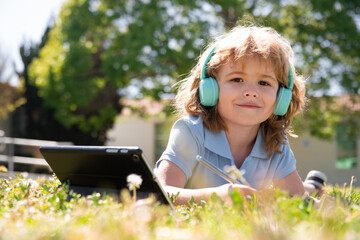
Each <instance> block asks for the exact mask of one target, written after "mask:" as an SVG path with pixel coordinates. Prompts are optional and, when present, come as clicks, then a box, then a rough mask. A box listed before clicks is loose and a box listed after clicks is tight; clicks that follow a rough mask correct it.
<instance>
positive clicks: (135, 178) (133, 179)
mask: <svg viewBox="0 0 360 240" xmlns="http://www.w3.org/2000/svg"><path fill="white" fill-rule="evenodd" d="M126 181H127V183H128V186H129V188H130V189H132V188H134V187H136V188H139V187H140V185H141V184H142V178H141V176H140V175H137V174H135V173H132V174H130V175H129V176H127V178H126Z"/></svg>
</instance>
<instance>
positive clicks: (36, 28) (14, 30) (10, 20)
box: [0, 0, 65, 85]
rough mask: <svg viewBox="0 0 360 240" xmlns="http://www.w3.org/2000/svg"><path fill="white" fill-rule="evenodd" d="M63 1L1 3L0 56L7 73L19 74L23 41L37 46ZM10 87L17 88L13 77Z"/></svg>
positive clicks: (1, 0)
mask: <svg viewBox="0 0 360 240" xmlns="http://www.w3.org/2000/svg"><path fill="white" fill-rule="evenodd" d="M64 2H65V0H0V55H1V57H6V58H7V60H8V64H7V67H8V72H7V74H11V73H12V72H14V70H13V63H15V66H16V70H17V71H22V70H23V65H22V61H21V57H20V54H19V48H20V45H21V44H22V43H23V42H25V41H26V42H33V43H40V40H41V37H42V35H43V33H44V31H45V29H46V26H47V25H48V23H49V21H50V19H52V17H54V18H55V17H57V15H58V13H59V11H60V8H61V5H62V4H63V3H64ZM11 84H13V85H17V84H18V80H17V78H16V77H13V78H12V80H11Z"/></svg>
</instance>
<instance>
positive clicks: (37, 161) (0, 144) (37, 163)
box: [0, 136, 73, 176]
mask: <svg viewBox="0 0 360 240" xmlns="http://www.w3.org/2000/svg"><path fill="white" fill-rule="evenodd" d="M16 145H18V146H23V147H24V148H26V149H27V152H28V153H31V154H30V155H31V156H26V157H25V156H17V155H15V146H16ZM58 145H73V143H71V142H56V141H46V140H36V139H25V138H10V137H4V136H0V162H3V163H7V168H8V172H7V174H6V175H7V176H13V175H14V166H15V164H23V165H31V166H34V167H43V168H44V167H45V168H46V167H47V168H49V166H48V164H47V163H46V161H45V160H44V159H43V158H42V156H41V154H40V152H39V147H40V146H58ZM4 153H6V154H4ZM0 165H1V163H0Z"/></svg>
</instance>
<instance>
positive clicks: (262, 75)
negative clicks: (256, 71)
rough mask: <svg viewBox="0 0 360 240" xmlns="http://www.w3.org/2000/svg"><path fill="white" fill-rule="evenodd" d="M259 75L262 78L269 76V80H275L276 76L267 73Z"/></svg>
mask: <svg viewBox="0 0 360 240" xmlns="http://www.w3.org/2000/svg"><path fill="white" fill-rule="evenodd" d="M261 77H263V78H270V79H271V80H274V81H277V80H276V78H274V77H273V76H271V75H268V74H261Z"/></svg>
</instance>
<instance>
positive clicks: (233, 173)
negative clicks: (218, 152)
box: [224, 165, 250, 186]
mask: <svg viewBox="0 0 360 240" xmlns="http://www.w3.org/2000/svg"><path fill="white" fill-rule="evenodd" d="M224 171H225V172H226V173H227V174H229V175H230V177H231V178H233V179H238V180H240V182H241V183H242V184H244V185H247V186H250V184H249V183H248V182H247V181H246V179H245V178H244V174H245V170H239V169H238V168H237V167H235V166H229V165H226V166H224Z"/></svg>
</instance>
